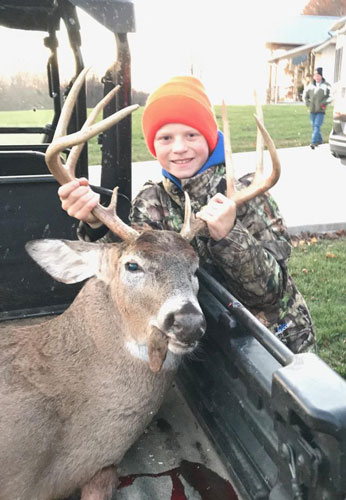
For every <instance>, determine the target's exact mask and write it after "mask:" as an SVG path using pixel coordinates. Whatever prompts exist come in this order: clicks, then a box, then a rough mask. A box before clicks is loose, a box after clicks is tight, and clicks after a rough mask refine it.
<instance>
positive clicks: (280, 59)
mask: <svg viewBox="0 0 346 500" xmlns="http://www.w3.org/2000/svg"><path fill="white" fill-rule="evenodd" d="M339 20H340V17H335V16H304V15H301V16H295V17H293V18H290V19H288V20H286V21H285V22H282V23H276V25H275V27H273V29H272V30H271V33H269V35H268V39H267V43H266V49H267V50H268V53H269V54H268V55H269V56H268V62H269V77H268V88H267V102H268V103H278V102H296V101H300V100H301V95H302V92H303V88H304V85H305V84H306V83H308V82H309V81H310V78H311V75H312V74H313V71H314V69H315V68H316V67H318V66H322V67H323V72H324V75H325V76H326V79H327V80H328V81H329V82H331V83H332V82H333V78H334V61H335V44H336V37H335V36H334V33H333V32H332V31H331V28H332V27H333V25H335V23H336V22H337V21H339Z"/></svg>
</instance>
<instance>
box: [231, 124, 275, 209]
mask: <svg viewBox="0 0 346 500" xmlns="http://www.w3.org/2000/svg"><path fill="white" fill-rule="evenodd" d="M254 118H255V121H256V124H257V127H258V129H259V130H260V132H261V135H262V137H263V140H264V143H265V145H266V146H267V148H268V151H269V154H270V157H271V160H272V171H271V173H270V175H269V177H267V178H266V179H263V176H262V178H261V179H259V177H258V176H256V175H255V178H254V180H253V181H252V183H251V184H250V186H248V187H246V188H244V189H242V190H240V191H237V192H236V193H235V194H234V197H233V200H234V201H235V203H236V204H237V205H238V206H239V205H241V204H243V203H245V202H246V201H249V200H251V199H252V198H255V197H256V196H258V195H260V194H263V193H265V192H266V191H268V190H269V189H270V188H272V187H273V186H274V185H275V184H276V183H277V181H278V180H279V178H280V173H281V166H280V161H279V157H278V154H277V151H276V148H275V144H274V142H273V139H272V138H271V137H270V135H269V133H268V131H267V130H266V128H265V127H264V125H263V124H262V123H261V121H260V119H259V118H258V117H257V116H256V115H254Z"/></svg>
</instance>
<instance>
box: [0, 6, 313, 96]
mask: <svg viewBox="0 0 346 500" xmlns="http://www.w3.org/2000/svg"><path fill="white" fill-rule="evenodd" d="M307 3H308V0H289V1H287V0H262V1H258V0H238V1H237V2H235V1H232V0H212V2H208V1H206V2H202V1H201V0H175V1H174V2H172V1H170V2H168V1H162V0H134V5H135V17H136V32H135V33H129V35H128V39H129V44H130V50H131V59H132V86H133V88H135V89H136V90H143V91H145V92H151V91H153V90H154V89H155V88H156V87H157V86H158V85H160V84H161V83H162V82H164V81H165V80H167V79H168V78H170V77H171V76H174V75H178V74H190V71H191V66H192V65H193V69H194V74H195V75H196V76H197V77H199V78H201V80H202V81H203V83H204V85H205V87H206V90H207V92H208V94H209V96H210V98H211V100H212V102H213V103H214V104H219V103H220V102H221V100H222V99H225V100H226V102H227V104H242V103H249V102H251V101H252V100H253V98H252V96H253V91H254V89H256V90H257V93H258V95H259V96H260V99H261V100H262V101H263V100H264V95H265V88H266V85H267V83H268V65H267V64H266V58H267V57H268V54H267V53H266V52H265V49H264V43H265V41H266V37H267V36H268V33H269V32H270V29H271V27H272V26H273V25H274V24H275V23H281V22H283V21H284V20H286V19H287V18H288V17H290V16H294V15H298V14H300V13H301V11H302V9H303V8H304V6H305V5H306V4H307ZM79 17H80V21H81V24H82V26H84V27H85V29H83V31H82V51H83V54H84V58H85V63H86V64H87V65H89V64H91V65H92V66H93V68H94V70H95V72H96V73H98V74H100V75H102V74H103V73H104V71H105V70H106V69H107V67H108V66H109V65H110V63H111V61H112V60H114V57H115V52H116V51H115V48H114V39H113V35H112V34H111V33H110V32H109V31H107V30H106V29H104V28H100V26H99V25H98V23H96V22H95V21H93V20H91V18H89V16H88V15H86V14H85V13H84V12H83V11H80V12H79ZM29 35H30V40H31V38H32V36H33V35H35V37H34V38H35V45H32V42H31V41H29ZM43 36H44V35H43V34H42V33H27V32H24V31H21V32H19V34H18V32H15V31H14V30H8V29H6V28H1V27H0V44H1V47H6V46H7V47H14V50H15V51H16V53H15V54H14V53H13V52H12V50H9V51H2V55H1V61H2V75H6V74H10V73H11V72H15V71H18V70H19V69H21V70H22V71H28V70H29V69H30V70H32V71H37V72H40V71H41V72H43V71H45V61H46V59H47V57H48V50H47V49H46V48H45V47H43V43H42V38H43ZM59 43H60V45H59V52H60V59H61V63H60V66H61V70H62V72H63V73H64V72H65V73H66V74H70V72H71V71H73V63H72V59H71V57H70V55H69V53H68V50H67V51H66V49H65V48H66V46H67V45H68V44H67V41H66V37H64V33H63V30H62V33H61V39H60V42H59ZM40 61H41V64H40V65H39V63H40ZM42 61H43V64H42Z"/></svg>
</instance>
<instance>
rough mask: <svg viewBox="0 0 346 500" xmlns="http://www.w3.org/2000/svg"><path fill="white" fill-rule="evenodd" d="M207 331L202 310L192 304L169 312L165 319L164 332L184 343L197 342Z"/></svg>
mask: <svg viewBox="0 0 346 500" xmlns="http://www.w3.org/2000/svg"><path fill="white" fill-rule="evenodd" d="M205 329H206V320H205V318H204V315H203V313H202V310H201V309H200V307H199V306H198V307H197V306H196V305H195V304H193V303H191V302H187V303H185V304H183V305H182V306H181V307H180V308H179V309H176V310H174V311H170V312H167V314H166V315H165V317H164V318H163V323H162V330H163V331H164V332H165V333H166V334H167V335H169V336H172V335H173V336H174V337H175V338H176V339H177V340H179V341H180V342H183V343H187V344H191V343H194V342H196V341H197V340H198V339H199V338H200V337H201V336H202V335H203V334H204V332H205Z"/></svg>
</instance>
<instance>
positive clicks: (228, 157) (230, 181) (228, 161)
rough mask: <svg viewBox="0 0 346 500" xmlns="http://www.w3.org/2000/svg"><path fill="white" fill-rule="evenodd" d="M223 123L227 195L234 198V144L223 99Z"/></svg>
mask: <svg viewBox="0 0 346 500" xmlns="http://www.w3.org/2000/svg"><path fill="white" fill-rule="evenodd" d="M222 125H223V127H222V128H223V136H224V139H223V140H224V148H225V165H226V186H227V187H226V196H227V198H232V197H233V195H234V193H235V172H234V165H233V162H232V146H231V134H230V130H229V123H228V119H227V109H226V104H225V101H224V100H223V101H222Z"/></svg>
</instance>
